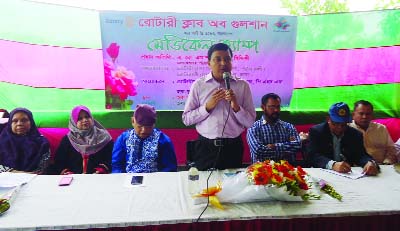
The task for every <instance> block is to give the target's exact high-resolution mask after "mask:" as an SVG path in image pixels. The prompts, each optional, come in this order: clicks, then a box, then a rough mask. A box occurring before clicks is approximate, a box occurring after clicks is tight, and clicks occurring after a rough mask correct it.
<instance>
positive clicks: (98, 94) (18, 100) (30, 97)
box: [0, 82, 105, 111]
mask: <svg viewBox="0 0 400 231" xmlns="http://www.w3.org/2000/svg"><path fill="white" fill-rule="evenodd" d="M0 89H1V92H0V105H1V106H0V107H2V108H6V109H10V108H15V107H26V108H29V109H31V110H32V111H41V110H43V109H44V108H46V109H47V110H50V111H65V110H71V109H72V108H73V107H74V106H76V105H78V104H84V105H87V106H88V107H90V108H93V109H100V110H104V108H105V106H104V105H105V96H104V90H85V89H59V88H34V87H28V86H21V85H15V84H10V83H5V82H0ZM46 109H45V110H46Z"/></svg>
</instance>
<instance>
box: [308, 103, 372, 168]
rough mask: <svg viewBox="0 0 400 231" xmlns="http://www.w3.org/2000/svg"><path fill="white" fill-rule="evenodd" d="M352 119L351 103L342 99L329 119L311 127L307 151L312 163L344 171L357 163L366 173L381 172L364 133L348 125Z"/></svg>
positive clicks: (334, 106)
mask: <svg viewBox="0 0 400 231" xmlns="http://www.w3.org/2000/svg"><path fill="white" fill-rule="evenodd" d="M349 122H351V116H350V109H349V106H348V105H347V104H345V103H343V102H340V103H335V104H333V105H332V106H331V107H330V109H329V116H328V117H327V120H326V122H324V123H321V124H318V125H315V126H313V127H312V128H311V129H310V133H309V139H310V143H309V144H308V146H307V153H308V156H309V158H310V161H311V165H312V166H314V167H319V168H326V169H332V170H335V171H337V172H341V173H347V172H350V171H351V166H353V165H358V166H362V167H363V168H364V170H363V171H364V173H365V174H367V175H376V174H378V172H379V166H378V165H377V164H376V163H375V161H374V160H373V159H372V157H371V156H370V155H368V154H367V152H366V151H365V148H364V144H363V137H362V134H361V133H360V132H359V131H357V130H356V129H354V128H352V127H349V126H348V125H347V123H349Z"/></svg>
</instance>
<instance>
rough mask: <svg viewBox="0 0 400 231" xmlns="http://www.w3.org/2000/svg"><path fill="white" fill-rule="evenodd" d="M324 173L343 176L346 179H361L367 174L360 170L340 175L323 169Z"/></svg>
mask: <svg viewBox="0 0 400 231" xmlns="http://www.w3.org/2000/svg"><path fill="white" fill-rule="evenodd" d="M322 170H323V171H326V172H329V173H332V174H335V175H338V176H342V177H346V178H350V179H353V180H355V179H359V178H361V177H363V176H365V173H364V172H362V171H360V170H355V169H354V170H353V169H352V171H351V172H348V173H340V172H336V171H335V170H330V169H322Z"/></svg>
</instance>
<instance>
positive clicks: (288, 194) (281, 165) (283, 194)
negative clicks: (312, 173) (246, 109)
mask: <svg viewBox="0 0 400 231" xmlns="http://www.w3.org/2000/svg"><path fill="white" fill-rule="evenodd" d="M312 181H313V180H312V179H311V177H309V176H308V175H307V173H306V172H305V171H304V170H303V169H302V168H301V167H300V166H298V167H293V166H292V165H290V164H289V162H287V161H286V160H281V161H280V162H274V161H271V160H266V161H264V162H257V163H254V164H253V165H251V166H249V167H248V168H247V169H246V171H244V172H240V173H238V174H236V175H235V176H232V177H227V178H226V179H224V181H223V182H222V183H218V184H217V186H215V187H211V188H209V189H208V190H207V189H204V190H203V191H202V192H201V193H200V194H198V195H196V196H195V197H197V198H203V199H204V198H206V197H209V199H210V203H211V204H212V205H214V206H215V207H216V208H220V209H222V208H223V207H222V205H221V203H242V202H255V201H271V200H279V201H305V200H309V199H320V195H317V194H315V193H313V192H311V190H310V189H311V187H312V185H313V182H312ZM315 185H316V186H317V187H320V189H321V190H322V191H325V192H327V193H328V194H329V195H331V194H330V192H334V193H336V191H335V190H334V189H333V187H332V186H329V185H328V184H327V183H326V182H325V183H324V185H321V184H320V182H318V183H316V184H315ZM328 188H329V189H330V190H325V189H328ZM328 191H330V192H328ZM336 194H337V195H339V194H338V193H336ZM339 196H340V195H339ZM335 198H337V199H339V198H338V197H335ZM340 199H341V197H340ZM195 203H202V202H201V201H197V202H196V201H195Z"/></svg>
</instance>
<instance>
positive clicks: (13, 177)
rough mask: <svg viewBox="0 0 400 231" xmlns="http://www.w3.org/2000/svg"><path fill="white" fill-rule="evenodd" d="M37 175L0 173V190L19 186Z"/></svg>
mask: <svg viewBox="0 0 400 231" xmlns="http://www.w3.org/2000/svg"><path fill="white" fill-rule="evenodd" d="M35 176H37V174H29V173H12V172H2V173H0V188H11V187H16V186H21V185H23V184H26V183H28V182H29V181H31V180H32V179H33V178H34V177H35Z"/></svg>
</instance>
